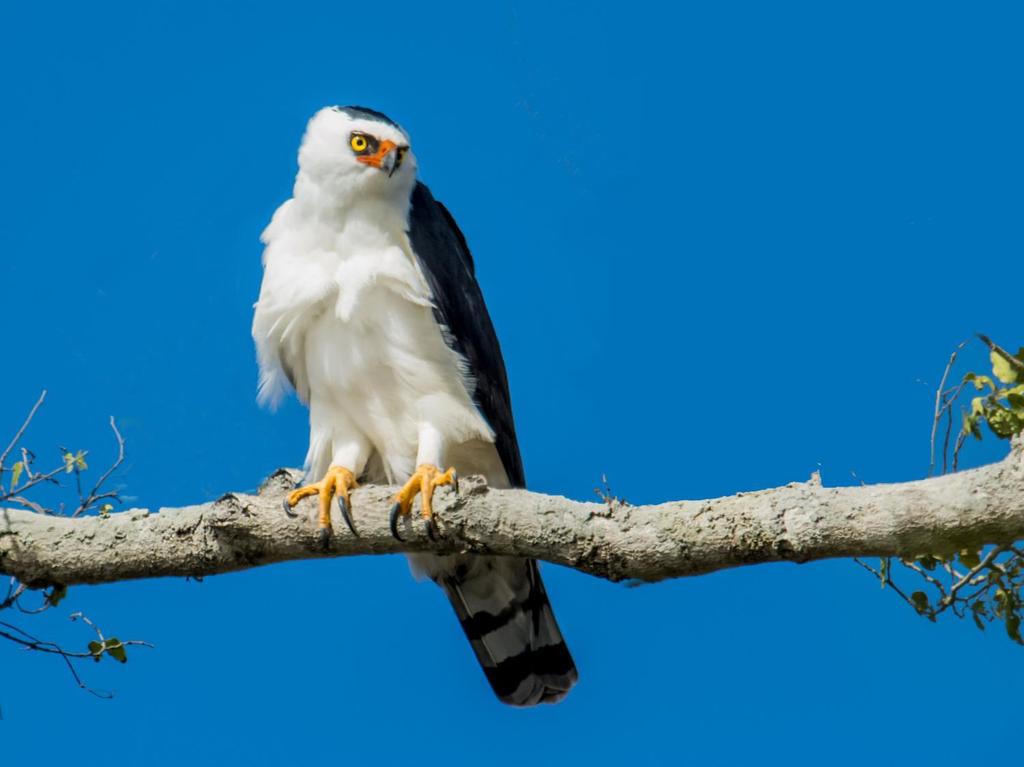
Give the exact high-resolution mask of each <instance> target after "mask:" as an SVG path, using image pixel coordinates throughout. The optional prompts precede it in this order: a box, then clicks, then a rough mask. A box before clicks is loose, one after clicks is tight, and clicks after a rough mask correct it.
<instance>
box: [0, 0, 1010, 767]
mask: <svg viewBox="0 0 1024 767" xmlns="http://www.w3.org/2000/svg"><path fill="white" fill-rule="evenodd" d="M1021 21H1022V18H1021V12H1020V10H1019V8H1016V7H1014V5H1013V4H1009V3H995V4H987V5H986V6H985V7H984V8H981V7H970V6H966V5H964V4H962V3H942V2H939V3H936V2H927V3H925V2H910V3H898V4H893V3H875V2H868V3H863V2H862V3H850V4H834V3H826V4H822V3H811V2H807V3H791V2H785V3H773V4H765V3H736V2H724V3H705V4H676V5H674V6H669V5H668V4H660V3H648V2H634V3H630V4H628V5H621V4H607V5H603V6H602V7H596V4H591V3H582V2H581V3H564V4H558V5H557V6H556V7H553V6H551V5H549V4H546V3H545V4H542V3H520V2H509V1H508V0H503V1H502V2H496V3H465V4H443V3H429V4H426V3H424V4H413V3H406V4H403V3H392V4H389V5H386V6H378V5H375V4H351V3H319V4H317V3H303V2H293V3H288V4H284V3H281V4H278V5H275V6H270V5H262V4H258V3H241V2H238V3H228V2H208V3H184V2H175V3H171V2H142V3H140V2H134V3H98V4H97V3H92V4H84V5H83V4H79V3H49V4H45V5H44V4H28V3H20V4H13V3H7V4H5V5H4V7H3V9H2V10H0V73H2V74H0V82H2V84H3V120H2V121H0V146H2V151H0V177H2V178H3V179H4V183H3V184H2V185H0V210H2V211H3V212H2V214H0V215H2V219H0V220H2V226H0V254H2V256H0V306H2V307H3V314H2V318H3V327H4V331H5V332H4V338H3V346H4V359H5V362H4V365H3V375H2V376H0V402H2V405H3V406H2V408H0V435H5V434H9V433H12V432H13V430H14V428H15V427H16V424H17V423H18V421H19V420H20V418H21V416H22V414H23V412H24V411H25V410H26V409H27V408H28V407H29V406H30V405H31V403H32V402H33V401H34V399H35V397H36V396H37V395H38V392H39V390H40V389H42V388H44V387H45V388H47V389H49V391H50V400H49V402H48V404H47V406H46V409H45V410H44V411H43V413H42V414H41V415H40V417H39V419H38V421H37V423H36V424H35V425H34V428H33V430H32V432H31V434H30V444H31V445H32V446H33V448H34V449H35V450H36V452H37V453H39V454H40V455H41V456H46V457H56V455H57V446H58V445H66V446H68V447H71V448H74V449H77V448H88V449H90V450H91V451H92V456H93V464H94V465H95V466H99V465H101V464H102V463H103V461H104V460H106V459H109V458H110V457H111V456H112V452H113V446H112V444H111V440H110V439H109V436H108V434H107V432H106V419H107V417H108V416H109V415H115V416H116V417H117V418H118V420H119V423H120V424H121V425H122V427H123V430H124V432H125V435H126V437H127V439H128V447H129V462H128V464H129V465H128V466H127V468H126V469H125V470H124V471H123V472H122V473H121V475H120V477H119V480H120V482H121V483H122V484H123V486H124V488H125V494H126V496H128V497H129V499H130V502H131V504H133V505H145V506H153V507H157V506H162V505H166V506H173V505H179V504H185V503H191V502H198V501H203V500H210V499H213V498H215V497H217V496H218V495H219V494H221V493H223V492H225V491H227V490H244V489H247V488H253V487H255V486H256V485H257V484H258V483H259V481H260V479H261V478H262V477H264V476H265V475H266V474H268V473H269V472H270V471H272V470H273V469H274V468H275V467H277V466H280V465H295V464H297V463H299V462H301V460H302V457H303V455H304V453H305V439H306V425H305V413H304V411H303V410H302V409H301V408H300V407H299V406H298V405H297V404H296V403H294V402H292V403H289V404H288V405H287V406H285V407H284V408H283V409H282V410H281V411H280V412H279V413H278V414H276V415H271V414H269V413H265V412H261V411H260V410H258V409H257V407H256V405H255V401H254V393H255V381H256V371H255V363H254V356H253V351H252V347H251V342H250V339H249V322H250V316H251V306H252V302H253V301H254V299H255V297H256V293H257V289H258V285H259V280H260V246H259V243H258V236H259V233H260V231H261V229H262V227H263V226H264V225H265V223H266V222H267V220H268V219H269V216H270V214H271V213H272V211H273V210H274V209H275V207H276V206H277V205H278V204H280V202H281V201H283V200H284V199H285V198H286V197H287V196H288V194H289V190H290V186H291V183H292V179H293V176H294V170H295V152H296V149H297V146H298V141H299V138H300V136H301V134H302V130H303V126H304V124H305V121H306V119H308V117H309V116H310V115H311V114H312V113H313V112H314V111H315V110H316V109H318V108H319V107H320V106H323V105H326V104H334V103H342V104H344V103H356V104H365V105H368V106H372V107H375V108H377V109H380V110H382V111H384V112H387V113H388V114H389V115H391V116H392V117H393V118H395V119H396V120H398V121H399V122H401V123H402V124H403V125H404V126H405V127H406V128H407V129H408V131H409V132H410V134H411V136H412V138H413V142H414V146H415V148H416V152H417V155H418V157H419V160H420V165H421V176H422V178H423V179H424V180H425V181H426V182H427V183H428V184H429V185H430V186H431V187H432V189H433V190H434V193H435V195H437V196H438V197H439V198H440V199H442V200H444V201H445V203H446V204H447V205H448V206H449V207H450V208H451V210H452V211H453V212H454V214H455V216H456V218H457V219H458V221H459V222H460V224H461V226H462V228H463V230H464V231H465V233H466V235H467V237H468V239H469V242H470V244H471V246H472V248H473V250H474V253H475V256H476V262H477V268H478V275H479V277H480V280H481V282H482V284H483V287H484V291H485V294H486V296H487V298H488V302H489V305H490V307H491V313H492V315H493V317H494V320H495V324H496V325H497V328H498V331H499V335H500V337H501V340H502V343H503V346H504V350H505V357H506V360H507V363H508V367H509V370H510V376H511V381H512V389H513V398H514V404H515V409H516V415H517V423H518V427H519V432H520V437H521V442H522V448H523V453H524V460H525V464H526V472H527V477H528V480H529V482H530V485H531V487H533V488H534V489H536V490H539V491H544V492H551V493H559V494H563V495H567V496H572V497H576V498H588V497H592V495H593V488H594V487H595V485H596V484H597V482H598V481H599V479H600V477H601V474H602V473H607V475H608V477H609V479H610V480H611V483H612V486H613V489H614V491H615V492H616V493H617V494H619V495H622V496H624V497H626V498H627V499H628V500H630V501H631V502H633V503H645V502H656V501H661V500H666V499H671V498H701V497H708V496H714V495H719V494H727V493H733V492H736V491H741V490H749V489H754V488H760V487H765V486H771V485H776V484H783V483H786V482H790V481H793V480H802V479H805V478H806V477H808V476H809V475H810V473H811V472H812V471H814V470H815V469H819V468H820V469H821V471H822V474H823V477H824V481H825V483H826V484H834V485H835V484H849V483H853V482H857V481H859V480H864V481H868V482H878V481H895V480H901V479H912V478H917V477H920V476H922V475H923V474H924V473H925V471H926V469H927V463H928V431H929V426H930V413H931V408H932V397H933V392H934V387H935V385H936V384H937V382H938V378H939V376H940V375H941V372H942V368H943V366H944V364H945V360H946V358H947V357H948V355H949V352H950V351H951V349H952V348H953V347H954V346H955V344H956V343H958V342H959V341H961V340H963V339H965V338H967V337H969V336H970V334H971V333H972V332H974V331H977V330H981V331H984V332H987V333H989V334H990V335H992V336H993V337H995V338H997V339H1000V340H1003V341H1004V342H1005V343H1006V344H1007V345H1012V344H1014V343H1024V336H1022V334H1021V331H1022V327H1021V322H1020V315H1019V306H1020V304H1019V300H1018V299H1017V295H1018V293H1019V291H1018V290H1017V289H1016V288H1015V287H1014V286H1015V281H1016V280H1017V278H1018V277H1019V273H1018V272H1019V269H1015V268H1014V267H1013V264H1019V263H1020V257H1021V245H1022V223H1024V218H1022V213H1021V211H1022V204H1024V187H1022V185H1021V181H1020V180H1021V178H1022V177H1024V150H1022V143H1021V141H1020V136H1021V135H1024V124H1022V123H1024V119H1022V111H1021V105H1020V89H1021V75H1020V73H1021V72H1024V61H1022V58H1024V54H1022V53H1021V47H1020V44H1019V30H1020V25H1021ZM983 364H984V354H983V353H982V350H981V349H980V348H979V347H977V346H974V347H971V350H970V352H969V353H968V354H967V355H966V365H965V367H964V368H963V370H966V369H968V368H969V367H971V366H973V367H975V368H980V367H981V366H982V365H983ZM999 447H1000V446H998V445H996V444H995V443H994V442H993V441H992V440H991V439H989V440H987V441H986V443H984V444H982V445H980V446H975V445H973V444H972V445H971V446H970V448H969V450H970V452H969V454H968V463H974V464H976V463H981V462H985V461H988V460H993V459H995V458H996V457H998V456H999V455H1000V451H999ZM854 473H855V475H856V478H854V476H853V475H854ZM545 577H546V580H547V582H548V585H549V591H550V592H551V597H552V600H553V602H554V603H555V606H556V610H557V613H558V616H559V619H560V622H561V625H562V628H563V629H564V631H565V633H566V635H567V637H568V639H569V642H570V645H571V647H572V649H573V652H574V654H575V657H576V660H577V663H578V665H579V666H580V669H581V682H580V684H579V686H578V688H577V689H576V690H575V691H574V692H573V693H572V695H571V696H570V697H569V698H568V700H567V701H566V702H565V703H563V704H562V705H559V706H557V707H553V708H552V707H547V708H544V709H542V710H532V711H517V710H510V709H506V708H503V707H501V706H500V705H499V704H497V703H496V702H494V701H493V699H492V696H491V693H490V691H489V689H488V688H487V686H486V683H485V682H484V679H483V676H482V675H481V674H480V672H479V670H478V669H477V667H476V664H475V663H474V661H473V658H472V655H471V652H470V650H469V647H468V646H467V644H466V643H465V641H464V639H463V638H462V636H461V633H460V630H459V628H458V625H457V623H456V621H455V619H454V617H453V615H452V614H451V611H450V609H449V608H448V607H447V605H446V604H445V603H444V601H443V597H442V595H441V594H440V592H439V590H437V589H435V588H434V587H433V586H431V585H430V584H422V583H416V582H415V581H413V579H412V578H411V577H410V575H409V573H408V568H407V566H406V564H405V562H404V561H403V560H402V559H400V558H397V557H395V558H392V557H387V558H384V557H381V558H362V559H350V560H333V561H318V562H308V563H296V564H286V565H280V566H275V567H271V568H265V569H261V570H256V571H251V572H245V573H238V574H233V575H229V576H222V577H216V578H210V579H207V580H206V581H205V582H203V583H201V584H197V583H194V582H184V581H172V580H162V581H150V582H138V583H131V584H122V585H114V586H104V587H94V588H76V589H72V591H71V593H70V596H69V598H68V600H67V602H65V603H64V604H63V605H61V607H60V608H59V609H57V610H55V611H52V614H50V615H48V616H46V617H45V618H43V619H40V620H37V621H35V623H34V628H36V630H38V631H39V632H42V633H49V634H50V635H53V636H59V637H62V638H64V639H65V641H68V642H81V643H84V642H85V641H87V637H86V636H84V634H83V633H82V632H81V630H80V629H79V628H78V627H76V626H71V625H67V624H68V622H67V619H66V616H67V614H68V613H69V612H71V611H72V610H84V611H85V612H86V613H87V614H88V615H90V616H91V617H92V618H93V619H95V620H97V621H98V622H100V623H101V625H103V626H104V627H105V628H106V629H107V630H108V631H109V632H116V633H117V634H118V635H119V636H122V637H137V638H145V639H148V640H150V641H152V642H154V643H155V644H156V645H157V648H156V649H155V650H152V651H139V652H134V653H132V655H131V658H130V662H129V664H128V665H127V666H126V667H120V666H115V664H113V663H103V664H100V665H97V666H95V667H88V668H86V669H84V670H85V672H86V674H87V678H88V680H89V681H90V682H91V683H92V684H94V685H95V686H97V687H101V688H108V689H113V690H115V691H116V693H117V696H116V698H115V699H114V700H112V701H100V700H96V699H94V698H92V697H90V696H88V695H86V694H84V693H81V692H79V691H78V690H77V689H75V688H74V687H73V686H72V684H71V682H70V680H69V679H68V678H67V676H66V673H65V671H64V670H63V669H62V668H61V667H60V665H59V664H58V663H56V662H52V661H51V659H48V658H43V657H38V656H27V655H24V654H23V653H21V652H19V651H17V650H15V649H14V648H12V647H8V646H0V707H2V713H3V720H2V721H0V754H2V756H3V761H4V762H5V763H10V764H26V763H30V762H31V763H35V764H64V763H71V762H72V761H73V762H74V763H75V764H79V765H92V764H110V763H112V762H119V763H124V764H143V763H145V764H149V765H161V764H180V763H182V762H183V761H185V762H188V763H190V764H193V765H205V764H220V765H223V764H235V763H245V764H248V765H263V764H267V765H271V764H303V763H310V762H312V761H313V760H314V759H324V760H329V761H332V762H335V761H342V760H343V761H344V762H346V763H349V764H366V763H370V762H371V761H372V762H376V763H390V762H409V761H412V760H415V761H416V762H417V763H424V762H425V763H428V764H430V763H434V762H435V761H436V762H442V761H443V762H444V763H446V764H469V763H478V762H480V761H481V760H482V759H484V758H486V760H487V761H488V763H491V764H523V763H524V762H526V761H529V762H531V763H540V764H553V763H561V764H565V763H577V762H582V761H584V760H586V761H587V762H589V763H621V762H622V761H623V760H632V761H634V762H640V763H645V764H689V763H692V764H701V765H731V764H750V763H754V764H771V763H775V762H776V761H778V762H780V763H781V762H783V761H784V762H785V763H787V764H790V765H792V764H820V763H821V762H822V760H823V759H825V757H824V756H823V755H824V754H829V756H828V758H827V760H826V761H828V762H829V763H831V764H857V763H861V762H864V761H867V760H871V761H877V759H878V758H880V757H884V758H885V759H886V760H887V761H890V760H891V761H893V762H900V761H902V762H906V761H909V760H913V761H915V762H918V763H923V762H926V761H928V760H929V759H934V758H940V757H941V758H942V759H943V761H944V762H948V763H958V762H959V763H964V762H966V761H967V760H971V761H980V760H983V759H986V758H995V757H999V756H1003V757H1005V754H1006V753H1007V750H1008V749H1010V748H1016V747H1017V745H1018V744H1017V738H1016V733H1017V728H1018V724H1019V692H1018V691H1019V690H1020V689H1021V685H1022V684H1024V650H1022V649H1021V648H1019V647H1016V646H1013V645H1011V644H1010V643H1009V642H1008V641H1007V640H1006V639H1005V637H1004V636H1002V635H1000V632H999V631H998V630H990V631H989V632H987V633H986V634H981V633H980V632H978V631H977V630H976V629H974V628H973V626H968V625H966V624H957V623H945V622H944V623H940V624H939V625H932V624H929V623H927V622H926V621H924V620H922V619H920V618H917V617H916V616H915V615H913V614H911V612H910V610H909V609H908V608H907V607H906V606H905V605H904V604H902V603H901V602H899V601H898V600H897V599H896V598H895V597H893V596H892V595H891V594H889V593H883V592H881V591H880V590H879V589H878V587H877V585H876V584H874V583H873V582H872V581H871V580H870V578H869V577H868V576H867V575H866V574H865V573H863V572H862V571H861V570H860V569H859V568H857V566H856V565H854V564H852V563H850V562H847V561H837V562H829V563H818V564H811V565H805V566H800V567H798V566H794V565H777V566H768V567H758V568H748V569H739V570H734V571H729V572H722V573H718V574H715V575H711V576H708V577H703V578H696V579H688V580H680V581H675V582H671V583H665V584H660V585H654V586H647V587H643V588H637V589H627V588H625V587H623V586H621V585H613V584H609V583H605V582H602V581H598V580H595V579H593V578H590V577H587V576H584V575H581V574H578V573H575V572H571V571H567V570H564V569H559V568H555V567H548V568H546V570H545ZM26 625H27V624H26ZM981 702H983V705H979V704H980V703H981ZM947 725H948V726H947Z"/></svg>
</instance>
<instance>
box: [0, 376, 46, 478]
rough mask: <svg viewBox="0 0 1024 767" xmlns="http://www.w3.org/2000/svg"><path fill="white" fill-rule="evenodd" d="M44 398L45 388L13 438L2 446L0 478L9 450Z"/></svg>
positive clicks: (21, 434)
mask: <svg viewBox="0 0 1024 767" xmlns="http://www.w3.org/2000/svg"><path fill="white" fill-rule="evenodd" d="M45 400H46V390H45V389H44V390H43V393H42V394H40V395H39V399H38V400H37V401H36V404H34V405H33V406H32V409H31V410H30V411H29V413H28V416H27V417H26V418H25V421H24V423H22V424H21V428H20V429H18V431H17V432H16V433H15V435H14V439H12V440H11V442H10V444H9V445H7V447H5V448H4V451H3V452H2V453H0V478H2V477H3V472H4V462H5V461H6V460H7V456H9V455H10V454H11V451H12V450H13V449H14V448H15V446H17V444H18V442H20V441H21V438H22V437H23V436H24V435H25V430H26V429H28V426H29V424H30V423H32V419H33V418H35V417H36V413H37V412H38V411H39V408H41V407H42V406H43V402H44V401H45Z"/></svg>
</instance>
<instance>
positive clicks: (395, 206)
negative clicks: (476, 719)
mask: <svg viewBox="0 0 1024 767" xmlns="http://www.w3.org/2000/svg"><path fill="white" fill-rule="evenodd" d="M417 171H418V165H417V160H416V155H415V154H414V153H413V151H412V148H411V144H410V140H409V136H408V134H407V133H406V131H404V130H403V129H402V128H401V127H400V126H399V124H398V123H396V122H395V121H394V120H392V119H390V118H389V117H387V116H386V115H385V114H383V113H381V112H378V111H376V110H374V109H370V108H368V107H360V106H333V107H325V108H323V109H321V110H319V111H318V112H316V114H314V115H313V117H312V118H311V119H310V120H309V122H308V124H307V126H306V130H305V133H304V135H303V138H302V142H301V145H300V148H299V153H298V173H297V175H296V178H295V184H294V188H293V193H292V197H291V198H290V199H288V200H287V201H286V202H284V203H283V204H282V205H281V206H280V207H279V208H278V209H277V210H276V211H275V212H274V214H273V216H272V217H271V220H270V223H269V225H268V226H267V227H266V229H265V230H264V232H263V234H262V236H261V240H262V243H263V245H264V249H263V280H262V283H261V286H260V293H259V298H258V300H257V302H256V304H255V311H254V315H253V324H252V336H253V339H254V341H255V345H256V351H257V358H258V363H259V369H260V378H259V388H258V400H259V402H260V403H261V404H264V405H268V406H271V407H273V406H276V404H277V403H278V402H280V400H281V398H282V397H283V396H285V395H286V394H287V393H288V392H289V391H293V392H294V393H295V394H296V395H297V396H298V397H299V399H300V400H301V401H302V402H303V403H305V404H306V405H307V406H308V409H309V424H310V436H309V450H308V452H307V455H306V461H305V470H306V479H305V484H303V485H301V486H300V487H297V488H296V489H295V490H294V491H292V492H291V493H290V494H289V495H288V496H287V498H286V499H285V501H284V506H285V511H287V512H288V513H290V514H295V513H296V512H295V511H294V508H295V507H296V506H297V505H298V504H299V503H300V502H301V501H302V500H303V499H304V498H308V497H314V496H315V497H316V498H317V501H318V509H319V513H318V519H317V526H318V533H317V535H318V541H319V543H320V544H321V545H324V546H328V545H329V543H330V540H331V538H332V536H334V535H336V533H335V532H334V530H333V528H332V525H331V516H330V515H331V505H332V501H334V502H336V503H337V505H338V507H339V511H340V512H341V516H342V518H343V519H344V520H345V523H346V525H347V526H348V528H349V532H350V533H351V534H353V535H357V534H358V533H357V528H356V525H355V519H356V518H358V514H359V510H358V509H353V508H352V500H351V491H352V489H353V488H355V487H356V486H357V484H358V483H388V484H397V485H400V486H401V489H400V490H399V491H398V493H397V494H396V496H395V497H394V499H393V505H392V506H391V508H390V513H389V524H390V529H391V533H392V535H393V536H394V537H395V538H399V539H400V540H401V534H400V532H399V521H400V520H401V519H402V518H404V517H409V518H410V519H411V516H410V515H411V514H412V510H413V506H414V502H415V500H416V498H417V496H418V497H419V501H420V519H421V527H420V529H421V531H422V534H424V535H426V536H427V537H428V538H430V539H433V540H436V539H437V537H438V535H439V530H438V527H437V525H436V522H435V520H434V517H433V506H432V503H433V496H434V492H435V490H436V489H437V488H439V487H444V486H450V487H451V488H453V489H454V490H455V491H456V492H457V491H458V477H459V475H460V474H461V475H463V476H466V475H469V474H476V475H482V476H483V477H484V478H485V479H486V481H487V483H488V485H489V486H490V487H494V488H508V487H525V485H526V478H525V474H524V469H523V461H522V456H521V454H520V450H519V444H518V440H517V438H516V430H515V422H514V419H513V414H512V405H511V397H510V393H509V384H508V376H507V373H506V369H505V363H504V359H503V357H502V353H501V347H500V345H499V343H498V338H497V335H496V332H495V330H494V326H493V324H492V321H491V318H490V315H489V313H488V311H487V306H486V304H485V303H484V298H483V294H482V291H481V288H480V285H479V284H478V282H477V279H476V274H475V265H474V261H473V257H472V255H471V253H470V249H469V246H468V244H467V242H466V238H465V236H464V235H463V234H462V232H461V230H460V229H459V227H458V225H457V224H456V223H455V219H454V217H453V216H452V214H451V213H450V212H449V211H448V209H447V208H446V207H445V206H444V205H443V204H442V203H441V202H439V201H437V200H436V199H435V198H434V196H433V195H432V193H431V191H430V189H429V188H428V187H427V186H426V185H425V184H424V183H423V182H422V181H420V180H418V178H417ZM442 467H445V468H442ZM407 556H408V557H409V560H410V565H411V567H412V569H413V572H414V573H415V574H417V575H420V576H426V577H428V578H429V579H431V580H433V581H434V582H435V583H437V584H438V585H439V586H440V587H441V589H442V590H443V591H444V593H445V595H446V596H447V597H448V600H449V601H450V602H451V604H452V606H453V608H454V610H455V614H456V616H457V618H458V620H459V623H460V624H461V627H462V629H463V630H464V632H465V634H466V636H467V638H468V639H469V643H470V645H471V647H472V649H473V652H474V653H475V655H476V658H477V660H478V661H479V663H480V665H481V667H482V669H483V672H484V675H485V677H486V679H487V681H488V682H489V683H490V685H491V687H492V688H493V690H494V693H495V695H496V696H497V698H498V699H499V700H500V701H502V702H503V703H507V704H509V705H512V706H520V707H526V706H533V705H536V704H540V703H556V702H558V701H560V700H562V699H563V698H564V697H565V695H566V694H567V693H568V692H569V690H570V688H572V686H573V685H574V684H575V683H576V681H577V678H578V673H577V670H576V666H575V663H574V661H573V659H572V655H571V654H570V652H569V649H568V647H567V645H566V643H565V640H564V638H563V636H562V632H561V630H560V629H559V627H558V623H557V621H556V619H555V616H554V613H553V612H552V609H551V604H550V602H549V599H548V596H547V592H546V590H545V588H544V583H543V581H542V580H541V574H540V571H539V568H538V564H537V562H536V561H535V560H532V559H523V558H515V557H498V556H489V555H473V554H443V555H442V554H431V553H429V552H428V553H413V554H408V555H407Z"/></svg>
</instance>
